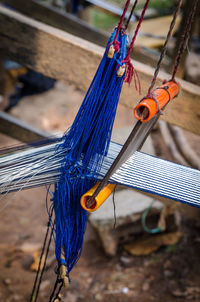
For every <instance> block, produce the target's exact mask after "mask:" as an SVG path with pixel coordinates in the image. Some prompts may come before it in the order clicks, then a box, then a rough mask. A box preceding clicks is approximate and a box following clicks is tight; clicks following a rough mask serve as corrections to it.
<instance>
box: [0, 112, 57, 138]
mask: <svg viewBox="0 0 200 302" xmlns="http://www.w3.org/2000/svg"><path fill="white" fill-rule="evenodd" d="M0 133H3V134H5V135H8V136H10V137H12V138H15V139H17V140H19V141H22V142H24V143H31V142H35V141H37V140H41V139H45V138H46V139H49V138H50V137H51V134H50V133H47V132H45V131H42V130H39V129H37V128H35V127H33V126H31V125H28V124H27V123H25V122H23V121H21V120H19V119H17V118H15V117H13V116H11V115H10V114H7V113H5V112H1V111H0Z"/></svg>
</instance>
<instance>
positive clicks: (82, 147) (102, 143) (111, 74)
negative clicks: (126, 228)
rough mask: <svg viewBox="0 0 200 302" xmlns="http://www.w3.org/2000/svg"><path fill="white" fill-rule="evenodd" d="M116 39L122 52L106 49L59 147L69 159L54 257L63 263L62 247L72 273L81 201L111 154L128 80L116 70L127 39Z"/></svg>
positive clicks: (59, 189) (58, 199)
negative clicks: (90, 173) (121, 102)
mask: <svg viewBox="0 0 200 302" xmlns="http://www.w3.org/2000/svg"><path fill="white" fill-rule="evenodd" d="M115 33H116V30H114V32H113V33H112V35H111V37H110V39H109V41H108V45H107V48H108V47H109V45H110V43H111V42H112V41H113V39H114V37H115ZM117 39H118V41H119V42H120V50H119V52H118V53H115V55H114V58H112V59H109V58H108V57H107V49H106V51H105V53H104V56H103V58H102V60H101V62H100V65H99V67H98V69H97V72H96V74H95V76H94V79H93V80H92V83H91V85H90V87H89V89H88V91H87V93H86V96H85V98H84V100H83V103H82V105H81V107H80V109H79V111H78V113H77V115H76V117H75V120H74V122H73V124H72V126H71V128H70V130H69V131H68V132H67V133H65V135H64V137H63V139H64V142H63V143H62V144H61V145H59V146H58V148H59V149H60V148H62V149H64V150H65V157H64V158H63V161H62V165H61V176H60V179H59V182H58V183H57V184H56V186H55V192H54V197H53V202H54V211H55V222H56V241H55V254H56V258H57V261H58V263H59V264H61V252H62V248H63V250H64V253H65V259H66V267H67V272H68V273H69V272H70V271H71V269H72V268H73V266H74V265H75V263H76V262H77V260H78V259H79V257H80V254H81V250H82V245H83V237H84V232H85V226H86V219H87V213H86V211H85V210H83V208H82V207H81V205H80V198H81V196H82V195H83V194H84V193H85V192H87V191H88V190H89V189H90V188H91V187H92V186H93V185H94V184H95V182H96V181H95V175H96V173H98V172H99V171H100V169H101V164H102V161H103V158H104V156H105V155H106V154H107V152H108V147H109V143H110V139H111V132H112V127H113V123H114V118H115V114H116V109H117V105H118V101H119V96H120V92H121V88H122V84H123V80H124V76H123V77H117V69H118V68H119V62H121V61H122V60H123V59H124V58H125V57H126V52H127V51H126V45H127V36H126V35H125V34H124V33H122V32H119V35H118V37H117ZM94 159H95V160H94ZM97 162H98V163H97ZM96 163H97V164H96ZM88 168H89V169H90V171H92V177H91V178H90V179H88V178H86V177H85V176H86V174H87V170H88ZM62 261H63V260H62Z"/></svg>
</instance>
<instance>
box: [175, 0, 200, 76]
mask: <svg viewBox="0 0 200 302" xmlns="http://www.w3.org/2000/svg"><path fill="white" fill-rule="evenodd" d="M197 3H198V0H196V1H195V2H194V5H193V7H192V8H191V11H190V13H189V15H188V18H187V21H186V25H185V28H184V31H183V38H182V42H181V43H180V45H179V49H178V52H177V56H176V59H175V63H174V68H173V72H172V79H171V80H172V81H174V78H175V76H176V73H177V71H178V67H179V64H180V61H181V57H182V54H183V52H184V51H185V48H186V45H187V41H188V38H189V34H190V30H191V27H192V22H193V19H194V15H195V12H196V9H197Z"/></svg>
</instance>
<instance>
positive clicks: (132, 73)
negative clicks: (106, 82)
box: [121, 0, 150, 94]
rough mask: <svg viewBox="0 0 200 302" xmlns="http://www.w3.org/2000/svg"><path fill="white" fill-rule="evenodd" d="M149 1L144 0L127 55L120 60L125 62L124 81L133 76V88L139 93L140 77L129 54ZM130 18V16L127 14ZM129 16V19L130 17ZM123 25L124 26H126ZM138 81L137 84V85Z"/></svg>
mask: <svg viewBox="0 0 200 302" xmlns="http://www.w3.org/2000/svg"><path fill="white" fill-rule="evenodd" d="M149 1H150V0H146V3H145V5H144V7H143V10H142V13H141V16H140V19H139V21H138V24H137V27H136V30H135V33H134V36H133V38H132V41H131V44H130V46H129V49H128V52H127V55H126V58H125V59H124V60H122V61H121V63H122V64H123V63H125V64H126V75H125V79H124V81H125V82H126V83H129V84H130V83H131V80H132V78H134V84H135V89H136V90H138V91H139V94H141V84H140V79H139V76H138V73H137V71H136V70H135V68H134V67H133V64H132V63H131V60H130V54H131V52H132V50H133V46H134V43H135V40H136V37H137V34H138V32H139V29H140V26H141V24H142V21H143V19H144V15H145V12H146V10H147V8H148V5H149ZM136 4H137V1H135V3H134V5H133V7H132V11H131V14H133V11H134V9H135V6H136ZM129 17H130V18H131V16H129ZM130 18H129V19H130ZM129 19H128V21H127V24H126V26H128V23H129V22H130V20H129ZM126 26H125V28H126ZM137 83H138V85H137Z"/></svg>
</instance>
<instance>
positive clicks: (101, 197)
mask: <svg viewBox="0 0 200 302" xmlns="http://www.w3.org/2000/svg"><path fill="white" fill-rule="evenodd" d="M98 185H99V182H98V183H97V184H96V185H95V186H94V187H92V188H91V189H90V190H89V191H88V192H87V193H85V194H84V195H83V196H82V197H81V206H82V207H83V208H84V209H85V210H86V211H88V212H94V211H96V210H97V209H98V208H99V207H100V206H101V205H102V204H103V203H104V201H106V199H107V198H108V197H109V196H110V194H112V192H113V191H114V189H115V186H116V185H113V184H107V185H106V186H105V187H104V188H103V189H102V190H101V191H100V192H99V194H98V195H97V196H96V197H95V199H94V203H93V204H92V206H91V207H90V208H89V207H87V202H88V201H89V200H90V198H91V197H92V195H93V193H94V192H95V190H96V188H97V187H98Z"/></svg>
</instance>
